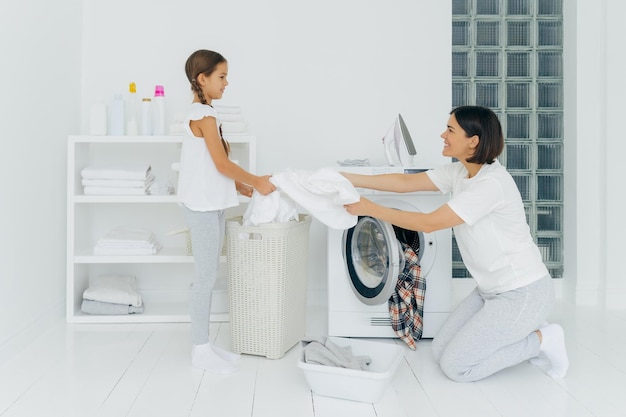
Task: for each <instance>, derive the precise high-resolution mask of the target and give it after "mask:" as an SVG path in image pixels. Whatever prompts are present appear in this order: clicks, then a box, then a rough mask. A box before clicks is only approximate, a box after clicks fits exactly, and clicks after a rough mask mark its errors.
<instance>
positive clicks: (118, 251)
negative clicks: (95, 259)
mask: <svg viewBox="0 0 626 417" xmlns="http://www.w3.org/2000/svg"><path fill="white" fill-rule="evenodd" d="M159 249H161V245H160V244H159V242H158V241H157V240H156V237H155V236H154V234H153V233H152V232H151V231H149V230H145V229H140V228H116V229H113V230H111V231H109V232H108V233H107V234H106V235H104V236H103V237H101V238H100V239H98V241H97V242H96V245H95V246H94V248H93V253H94V255H154V254H155V253H157V252H158V251H159Z"/></svg>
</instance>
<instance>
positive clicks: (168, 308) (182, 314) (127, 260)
mask: <svg viewBox="0 0 626 417" xmlns="http://www.w3.org/2000/svg"><path fill="white" fill-rule="evenodd" d="M225 138H226V140H228V142H229V143H230V144H232V145H234V146H232V147H231V150H232V151H233V152H232V154H231V156H230V157H231V158H232V159H233V160H237V161H239V163H240V164H241V166H242V167H244V168H245V169H247V170H248V171H250V172H252V173H254V172H255V168H256V138H255V137H254V136H250V135H227V136H226V137H225ZM182 142H183V136H182V135H166V136H90V135H73V136H69V137H68V143H67V146H68V147H67V164H68V166H67V242H66V243H67V282H66V284H67V288H66V320H67V322H68V323H157V322H189V296H190V293H189V285H190V283H191V282H192V281H193V275H194V266H193V263H194V259H193V256H191V255H189V254H188V252H187V247H186V246H185V243H186V239H185V236H173V235H170V232H171V231H172V230H180V229H182V228H184V227H186V224H185V221H184V216H183V212H182V210H181V209H180V208H178V207H177V205H178V204H179V203H180V202H179V199H178V196H177V195H85V194H83V186H82V181H81V179H82V178H81V170H82V169H83V168H84V167H86V166H90V165H94V166H107V165H112V166H116V165H123V164H148V165H150V167H151V169H152V173H153V174H154V175H155V178H156V179H157V180H158V181H163V182H167V183H170V184H172V185H174V184H176V182H177V175H176V173H175V171H174V170H172V165H173V164H174V163H175V162H177V161H179V160H180V151H181V145H182ZM249 201H250V199H249V198H248V197H244V196H239V202H240V203H244V204H245V203H247V202H249ZM229 210H230V209H229ZM232 211H233V214H235V215H240V214H241V213H239V211H241V210H240V209H239V208H233V210H232ZM116 227H131V228H132V227H139V228H143V229H148V230H151V231H152V232H153V233H154V234H155V236H157V239H158V240H159V242H160V243H161V244H163V245H165V247H163V248H162V249H161V250H159V252H157V253H156V254H154V255H142V256H135V255H115V256H113V255H110V256H104V255H94V254H93V245H94V244H95V242H96V241H97V240H98V239H99V238H100V237H101V236H104V235H105V234H106V233H107V232H108V231H109V230H113V229H114V228H116ZM170 237H171V239H170ZM220 261H221V265H220V270H219V274H220V276H219V277H218V284H220V286H219V287H217V286H216V288H215V290H214V292H213V302H212V305H211V310H212V311H211V321H218V322H219V321H228V319H229V315H228V310H229V299H228V278H227V276H226V275H227V272H226V257H225V256H222V257H221V258H220ZM117 273H119V274H130V275H133V276H135V277H136V278H137V291H138V292H139V293H140V294H141V295H142V298H143V300H144V305H145V311H144V312H143V313H140V314H128V315H126V314H125V315H92V314H85V313H83V312H82V311H81V310H80V304H81V302H82V295H83V292H84V291H85V289H86V288H87V287H88V285H89V279H90V278H91V277H92V276H97V275H100V274H117Z"/></svg>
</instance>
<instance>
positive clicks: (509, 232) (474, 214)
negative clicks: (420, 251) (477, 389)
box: [343, 106, 569, 381]
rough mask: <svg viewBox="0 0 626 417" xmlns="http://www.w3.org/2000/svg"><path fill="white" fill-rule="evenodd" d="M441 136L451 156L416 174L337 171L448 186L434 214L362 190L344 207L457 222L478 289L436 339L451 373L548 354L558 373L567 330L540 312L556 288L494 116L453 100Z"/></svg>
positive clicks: (392, 219)
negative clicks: (379, 200) (505, 159)
mask: <svg viewBox="0 0 626 417" xmlns="http://www.w3.org/2000/svg"><path fill="white" fill-rule="evenodd" d="M441 137H442V138H443V140H444V148H443V152H442V154H443V155H444V156H447V157H451V158H455V159H457V160H458V161H457V162H452V163H450V164H447V165H444V166H443V167H441V168H439V169H435V170H431V171H427V172H422V173H418V174H382V175H371V176H370V175H360V174H351V173H343V175H344V176H345V177H346V178H348V179H349V180H350V181H351V182H352V184H353V185H354V186H355V187H362V188H371V189H375V190H386V191H394V192H412V191H441V192H444V193H451V199H450V200H449V201H448V203H446V204H444V205H443V206H441V207H440V208H438V209H437V210H435V211H433V212H431V213H417V212H407V211H401V210H396V209H392V208H388V207H383V206H380V205H378V204H375V203H373V202H372V201H370V200H368V199H366V198H361V200H360V201H359V202H357V203H354V204H348V205H346V206H345V207H346V210H347V211H348V212H349V213H351V214H354V215H359V216H371V217H375V218H378V219H381V220H383V221H387V222H389V223H392V224H395V225H397V226H400V227H403V228H406V229H410V230H417V231H423V232H433V231H436V230H440V229H444V228H446V227H453V228H454V232H455V236H456V240H457V243H458V246H459V250H460V252H461V255H462V257H463V261H464V263H465V266H466V267H467V269H468V270H469V272H470V273H471V275H472V277H473V278H474V280H475V281H476V288H475V289H474V290H473V291H472V292H471V293H470V294H469V296H468V297H467V298H466V299H465V300H463V301H462V302H461V303H460V305H459V306H458V307H457V308H456V309H455V311H454V312H452V314H451V315H450V316H449V318H448V319H447V321H446V322H445V323H444V325H443V326H442V328H441V329H440V331H439V333H438V334H437V336H436V337H435V339H434V340H433V343H432V350H433V353H434V356H435V359H436V360H437V362H438V363H439V365H440V366H441V369H442V370H443V372H444V373H445V374H446V375H447V376H448V377H449V378H451V379H453V380H455V381H476V380H480V379H482V378H485V377H487V376H489V375H491V374H493V373H495V372H497V371H499V370H501V369H504V368H507V367H510V366H513V365H516V364H518V363H520V362H523V361H525V360H528V359H531V360H532V361H533V362H540V361H542V360H545V359H547V360H548V361H549V363H550V368H549V370H548V371H547V373H548V374H549V375H550V376H552V377H554V378H562V377H563V376H565V373H566V372H567V368H568V367H569V361H568V358H567V352H566V350H565V339H564V334H563V329H562V328H561V326H560V325H558V324H547V323H546V321H545V320H546V318H547V316H548V313H549V312H550V309H551V308H552V305H553V303H554V289H553V286H552V281H551V277H550V274H549V272H548V270H547V268H546V267H545V265H544V264H543V261H542V259H541V254H540V252H539V249H538V248H537V246H536V245H535V243H534V242H533V239H532V236H531V234H530V230H529V227H528V224H527V223H526V216H525V213H524V205H523V203H522V199H521V196H520V193H519V190H518V189H517V186H516V185H515V182H514V181H513V178H512V177H511V175H510V174H509V173H508V172H507V171H506V169H505V168H504V167H503V166H502V165H500V163H499V162H498V161H497V159H496V158H497V157H498V155H500V153H501V152H502V150H503V148H504V138H503V135H502V128H501V126H500V122H499V121H498V118H497V116H496V115H495V114H494V113H493V112H492V111H491V110H489V109H487V108H484V107H479V106H462V107H458V108H456V109H454V110H453V111H452V112H451V113H450V117H449V120H448V126H447V129H446V131H445V132H444V133H442V135H441ZM436 278H437V277H434V279H436ZM540 355H541V358H539V356H540Z"/></svg>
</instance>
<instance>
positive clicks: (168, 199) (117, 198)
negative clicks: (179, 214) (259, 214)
mask: <svg viewBox="0 0 626 417" xmlns="http://www.w3.org/2000/svg"><path fill="white" fill-rule="evenodd" d="M238 198H239V202H240V203H247V202H248V201H250V198H249V197H246V196H243V195H238ZM74 202H75V203H77V204H85V203H153V204H154V203H176V204H178V203H179V201H178V196H176V195H84V194H79V195H75V196H74Z"/></svg>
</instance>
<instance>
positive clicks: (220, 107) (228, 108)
mask: <svg viewBox="0 0 626 417" xmlns="http://www.w3.org/2000/svg"><path fill="white" fill-rule="evenodd" d="M213 107H214V108H215V110H217V114H220V115H222V114H233V113H241V107H239V106H237V105H228V104H214V105H213Z"/></svg>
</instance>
